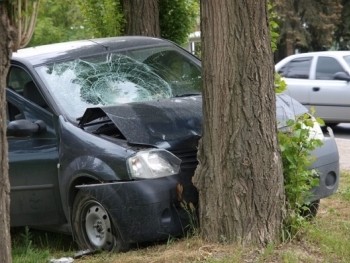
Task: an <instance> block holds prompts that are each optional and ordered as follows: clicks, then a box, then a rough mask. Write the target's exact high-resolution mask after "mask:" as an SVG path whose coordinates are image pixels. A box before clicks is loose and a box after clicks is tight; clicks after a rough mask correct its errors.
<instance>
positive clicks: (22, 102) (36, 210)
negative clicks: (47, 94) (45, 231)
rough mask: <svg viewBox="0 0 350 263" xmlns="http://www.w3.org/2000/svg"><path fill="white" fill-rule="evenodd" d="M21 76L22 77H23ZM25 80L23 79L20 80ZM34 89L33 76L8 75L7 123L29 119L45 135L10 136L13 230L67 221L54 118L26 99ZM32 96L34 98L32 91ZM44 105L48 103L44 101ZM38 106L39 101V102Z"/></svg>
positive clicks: (19, 71)
mask: <svg viewBox="0 0 350 263" xmlns="http://www.w3.org/2000/svg"><path fill="white" fill-rule="evenodd" d="M20 75H21V76H20ZM20 78H22V79H20ZM24 82H26V83H30V84H29V85H27V86H28V87H27V88H28V89H29V86H30V85H31V86H32V87H33V84H34V87H35V88H37V86H36V84H35V82H34V81H33V80H32V78H31V77H30V75H29V74H28V73H27V72H26V71H25V70H24V69H23V68H19V67H12V68H11V69H10V72H9V76H8V81H7V84H8V85H9V86H10V88H8V89H7V90H6V100H7V123H8V124H9V123H10V122H12V121H16V120H22V119H26V120H29V121H32V122H34V121H37V120H42V121H43V122H44V123H45V125H46V131H45V132H43V133H38V134H36V133H33V134H31V135H30V136H8V137H7V140H8V158H9V177H10V184H11V194H10V197H11V205H10V220H11V226H24V225H53V224H60V223H63V222H64V221H65V219H64V216H63V212H62V205H61V201H60V200H61V199H60V195H59V187H58V171H57V164H58V141H57V135H56V131H55V127H54V115H53V114H52V113H51V112H50V110H49V109H48V108H44V107H42V106H43V105H38V104H37V103H36V102H34V101H33V100H31V98H29V97H28V98H25V97H24V96H23V94H24V93H26V92H27V93H28V90H26V88H25V85H24V87H22V85H23V83H24ZM30 94H31V96H32V97H33V96H39V95H41V94H40V92H37V95H35V92H34V91H32V90H31V91H30ZM41 100H42V101H45V100H44V99H43V98H41ZM37 102H38V101H37Z"/></svg>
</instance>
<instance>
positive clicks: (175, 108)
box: [6, 37, 339, 251]
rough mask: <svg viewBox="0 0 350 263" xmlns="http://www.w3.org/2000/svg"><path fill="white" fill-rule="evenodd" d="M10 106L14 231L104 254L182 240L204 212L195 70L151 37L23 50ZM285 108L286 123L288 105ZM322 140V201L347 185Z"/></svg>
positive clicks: (187, 57)
mask: <svg viewBox="0 0 350 263" xmlns="http://www.w3.org/2000/svg"><path fill="white" fill-rule="evenodd" d="M6 96H7V137H8V144H9V163H10V170H9V173H10V183H11V208H10V211H11V215H10V216H11V226H33V227H41V228H45V229H50V230H54V231H62V232H66V233H71V234H73V236H74V238H75V240H76V241H77V243H78V244H79V246H80V248H82V249H89V250H96V249H103V250H108V251H111V250H126V249H128V246H129V244H132V243H139V242H144V241H155V240H161V239H167V238H168V237H169V236H181V235H183V234H184V233H185V231H186V228H187V227H188V224H189V220H188V216H189V215H188V213H187V212H186V210H185V209H184V208H183V206H182V203H186V204H193V205H194V206H196V205H197V203H198V193H197V191H196V188H195V187H194V186H193V184H192V182H191V179H192V176H193V174H194V170H195V168H196V165H197V159H196V152H197V150H196V149H197V144H198V140H199V139H200V137H201V124H202V98H201V63H200V60H199V59H198V58H196V57H195V56H193V55H192V54H190V53H188V52H186V51H185V50H183V49H182V48H180V47H178V46H176V45H175V44H173V43H171V42H169V41H166V40H162V39H156V38H149V37H119V38H106V39H93V40H84V41H75V42H67V43H60V44H52V45H46V46H40V47H34V48H26V49H22V50H19V51H18V52H16V53H14V54H13V57H12V61H11V68H10V70H9V73H8V77H7V89H6ZM284 98H286V97H284ZM277 101H278V105H277V111H278V112H279V113H280V114H278V115H277V118H279V119H280V120H281V122H280V123H283V120H285V118H287V117H288V118H289V117H290V116H289V114H290V113H288V112H287V110H286V109H287V108H288V107H289V106H290V105H288V103H289V102H288V99H285V100H283V99H282V100H280V99H278V100H277ZM296 103H297V102H296ZM304 109H305V108H304ZM306 111H307V110H306ZM292 117H293V116H292ZM282 126H283V125H282ZM323 140H324V146H323V147H321V148H320V149H318V150H316V155H317V157H318V159H317V161H316V162H315V163H314V165H315V167H316V168H317V169H319V170H320V186H319V187H317V188H315V189H314V190H313V193H314V195H313V196H314V200H318V199H320V198H323V197H326V196H329V195H331V194H332V193H334V192H335V190H336V189H337V187H338V181H339V161H338V151H337V148H336V144H335V141H334V138H333V137H328V138H323Z"/></svg>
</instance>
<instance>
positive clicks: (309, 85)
mask: <svg viewBox="0 0 350 263" xmlns="http://www.w3.org/2000/svg"><path fill="white" fill-rule="evenodd" d="M275 69H276V72H278V73H279V74H280V75H281V76H282V77H284V80H285V81H286V83H287V88H288V89H287V91H286V93H287V94H288V95H290V96H291V97H292V98H294V99H296V100H297V101H299V102H300V103H301V104H303V105H304V106H306V107H307V108H308V109H310V108H311V107H314V109H315V113H314V115H315V116H316V117H320V118H322V119H323V120H324V121H325V122H326V123H327V125H337V124H338V123H340V122H350V51H321V52H311V53H302V54H295V55H292V56H289V57H286V58H285V59H283V60H281V61H280V62H278V63H277V64H276V66H275Z"/></svg>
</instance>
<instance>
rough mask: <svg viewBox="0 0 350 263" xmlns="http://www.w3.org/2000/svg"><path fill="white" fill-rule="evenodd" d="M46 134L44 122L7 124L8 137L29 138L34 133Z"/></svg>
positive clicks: (12, 122) (25, 121)
mask: <svg viewBox="0 0 350 263" xmlns="http://www.w3.org/2000/svg"><path fill="white" fill-rule="evenodd" d="M44 132H46V124H45V123H44V122H43V121H42V120H37V121H35V122H32V121H28V120H15V121H11V122H10V123H9V124H7V132H6V134H7V136H14V137H27V136H30V135H32V134H33V133H38V134H40V133H44Z"/></svg>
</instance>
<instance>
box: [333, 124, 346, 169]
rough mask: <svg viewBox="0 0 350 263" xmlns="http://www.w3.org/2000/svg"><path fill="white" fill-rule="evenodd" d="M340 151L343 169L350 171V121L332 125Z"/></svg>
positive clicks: (341, 167)
mask: <svg viewBox="0 0 350 263" xmlns="http://www.w3.org/2000/svg"><path fill="white" fill-rule="evenodd" d="M332 130H333V133H334V136H335V139H336V141H337V146H338V151H339V162H340V170H341V171H350V123H340V124H339V125H337V126H334V127H332Z"/></svg>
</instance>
